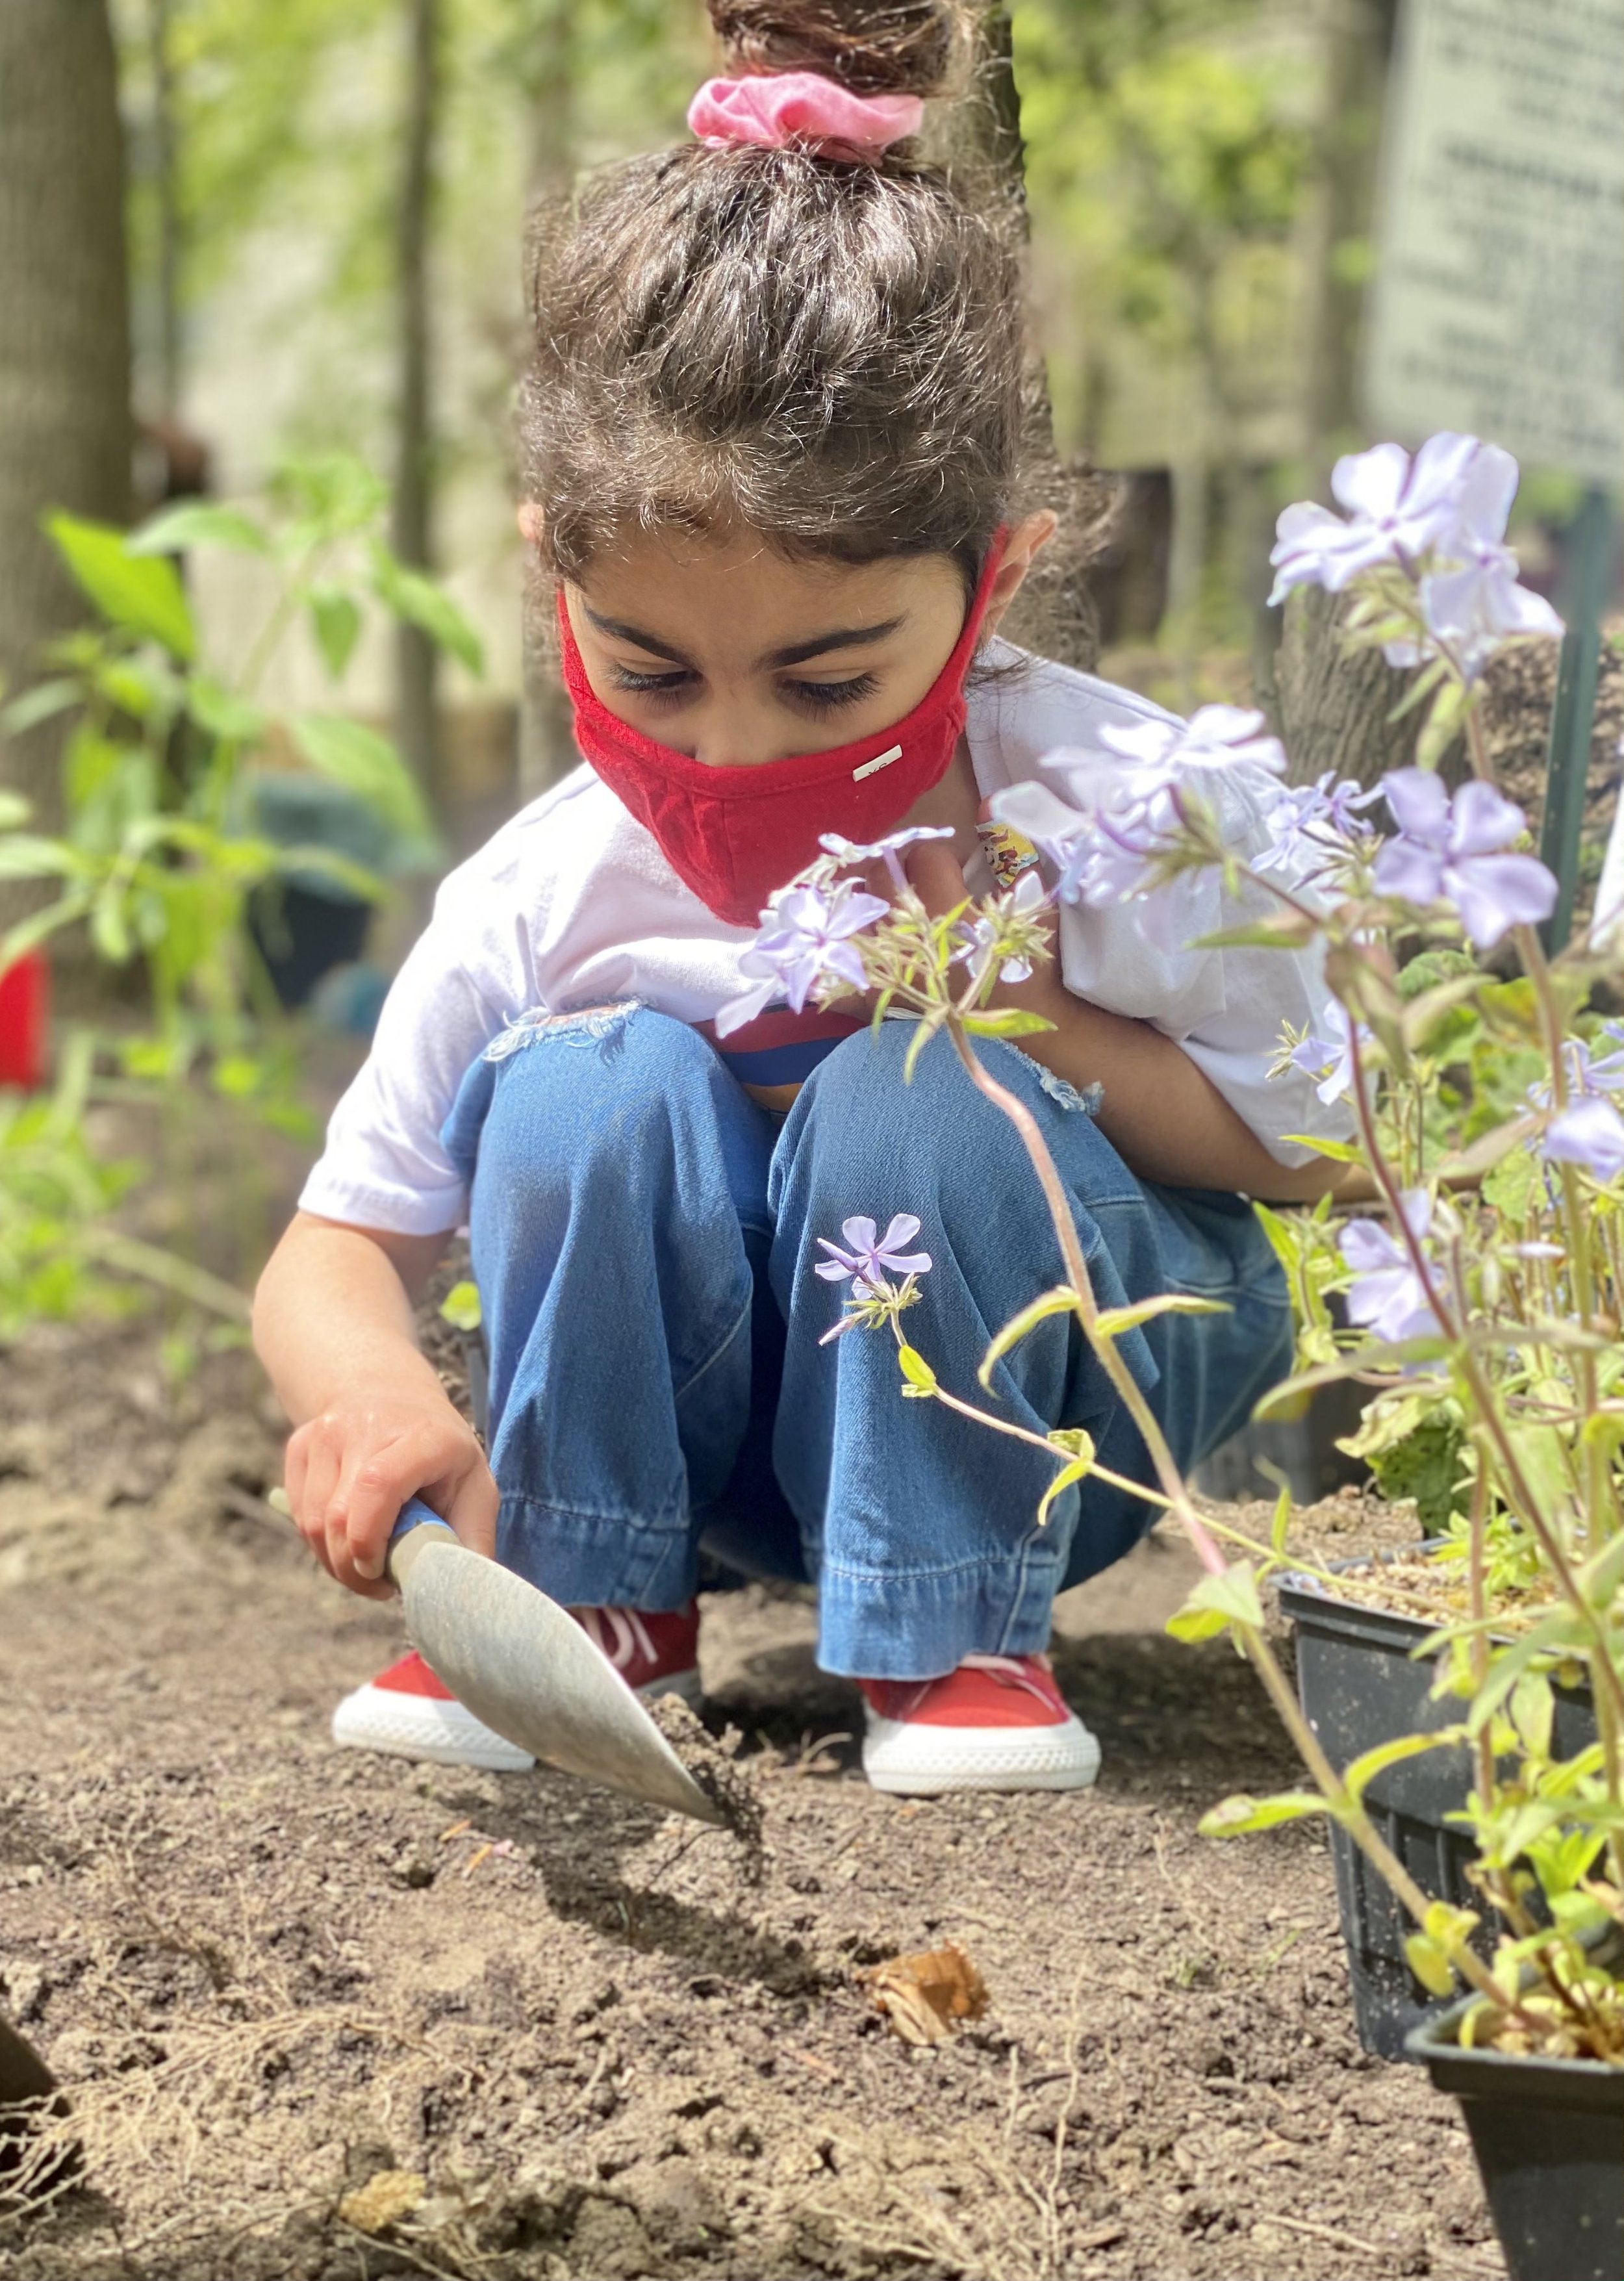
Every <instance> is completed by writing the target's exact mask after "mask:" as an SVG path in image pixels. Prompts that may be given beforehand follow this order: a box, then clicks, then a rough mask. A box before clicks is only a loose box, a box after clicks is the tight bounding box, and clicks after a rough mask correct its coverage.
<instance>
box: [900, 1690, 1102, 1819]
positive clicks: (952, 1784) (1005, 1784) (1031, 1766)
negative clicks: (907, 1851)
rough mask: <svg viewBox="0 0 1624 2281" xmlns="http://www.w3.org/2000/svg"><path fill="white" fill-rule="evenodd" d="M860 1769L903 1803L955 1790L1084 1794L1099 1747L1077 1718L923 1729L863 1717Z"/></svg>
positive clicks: (1094, 1770)
mask: <svg viewBox="0 0 1624 2281" xmlns="http://www.w3.org/2000/svg"><path fill="white" fill-rule="evenodd" d="M867 1715H868V1736H867V1739H866V1740H865V1742H864V1743H863V1746H862V1771H863V1773H864V1774H865V1775H867V1776H868V1778H869V1782H870V1786H871V1788H873V1789H875V1790H889V1791H892V1792H893V1793H894V1794H897V1795H900V1796H902V1797H906V1798H939V1797H940V1796H941V1795H942V1794H943V1793H944V1792H945V1791H947V1790H1087V1788H1088V1787H1089V1786H1090V1784H1091V1783H1092V1782H1094V1777H1095V1776H1096V1775H1098V1773H1099V1771H1100V1746H1099V1744H1098V1743H1097V1742H1095V1740H1094V1736H1092V1735H1091V1734H1090V1733H1089V1731H1088V1729H1087V1727H1085V1726H1084V1724H1083V1722H1082V1720H1080V1719H1068V1720H1066V1722H1065V1724H1064V1725H1063V1726H1059V1727H926V1726H909V1725H908V1724H907V1723H906V1722H905V1721H904V1720H897V1719H882V1718H880V1717H879V1715H878V1713H876V1712H873V1711H870V1712H869V1713H868V1714H867Z"/></svg>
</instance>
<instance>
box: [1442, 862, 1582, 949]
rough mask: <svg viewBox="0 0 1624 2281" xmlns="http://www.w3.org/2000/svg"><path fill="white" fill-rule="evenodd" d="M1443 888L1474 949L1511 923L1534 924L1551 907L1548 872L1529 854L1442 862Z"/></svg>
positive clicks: (1552, 881)
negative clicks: (1457, 912) (1456, 911)
mask: <svg viewBox="0 0 1624 2281" xmlns="http://www.w3.org/2000/svg"><path fill="white" fill-rule="evenodd" d="M1443 892H1444V893H1445V894H1446V895H1448V896H1449V897H1450V901H1452V902H1453V903H1454V905H1455V907H1456V909H1458V911H1459V913H1460V923H1461V924H1462V925H1463V926H1464V927H1465V930H1466V932H1467V934H1468V935H1469V936H1470V937H1471V939H1472V940H1473V943H1475V944H1476V946H1477V947H1478V949H1479V950H1489V949H1490V948H1492V947H1493V946H1494V945H1495V944H1496V942H1498V941H1499V939H1500V938H1501V936H1502V935H1503V934H1505V933H1507V932H1509V931H1510V929H1511V928H1512V927H1514V926H1535V925H1537V924H1538V923H1539V922H1540V920H1541V919H1545V918H1549V917H1550V916H1551V912H1552V911H1553V910H1554V909H1556V901H1557V882H1556V878H1555V876H1554V874H1553V873H1551V872H1550V871H1548V870H1546V868H1545V866H1544V865H1543V863H1542V862H1540V861H1539V859H1538V857H1537V856H1535V855H1475V856H1473V857H1470V858H1469V859H1468V860H1467V861H1465V862H1461V863H1451V864H1449V865H1447V866H1446V867H1445V870H1444V874H1443Z"/></svg>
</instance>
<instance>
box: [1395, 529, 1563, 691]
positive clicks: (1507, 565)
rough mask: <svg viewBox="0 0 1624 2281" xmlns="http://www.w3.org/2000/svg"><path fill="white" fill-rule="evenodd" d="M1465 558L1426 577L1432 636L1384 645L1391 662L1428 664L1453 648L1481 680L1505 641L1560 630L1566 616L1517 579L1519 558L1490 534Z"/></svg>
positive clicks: (1468, 673)
mask: <svg viewBox="0 0 1624 2281" xmlns="http://www.w3.org/2000/svg"><path fill="white" fill-rule="evenodd" d="M1466 544H1467V545H1468V546H1469V547H1470V553H1469V554H1468V557H1467V559H1466V561H1464V562H1452V563H1451V564H1450V566H1449V567H1448V568H1442V569H1437V570H1432V571H1429V572H1428V573H1427V576H1425V577H1424V578H1423V579H1422V581H1421V590H1420V603H1421V615H1422V618H1423V619H1424V620H1425V621H1426V624H1427V632H1428V634H1429V636H1430V639H1428V640H1427V641H1392V642H1384V643H1383V644H1382V649H1381V653H1382V655H1383V657H1385V658H1386V660H1387V661H1388V664H1389V665H1394V666H1413V665H1424V664H1426V663H1427V661H1428V660H1429V659H1431V658H1434V657H1436V656H1438V655H1439V654H1440V653H1442V652H1447V653H1449V655H1450V656H1451V657H1453V658H1454V659H1455V660H1456V661H1457V662H1458V664H1459V666H1460V669H1461V671H1462V673H1463V674H1464V675H1465V678H1466V679H1467V680H1468V681H1476V680H1477V679H1478V678H1479V677H1480V676H1481V673H1482V671H1483V669H1484V667H1485V666H1486V665H1487V664H1488V663H1489V659H1490V658H1491V657H1492V656H1493V655H1494V653H1495V652H1496V650H1497V649H1498V648H1499V646H1500V645H1501V643H1502V642H1504V641H1508V640H1512V639H1514V638H1517V637H1519V636H1524V635H1528V634H1551V635H1556V634H1560V632H1561V631H1562V621H1561V619H1560V618H1559V617H1558V615H1557V614H1556V612H1555V611H1554V610H1553V609H1552V608H1551V605H1550V603H1549V602H1547V601H1545V600H1544V599H1543V598H1542V597H1541V596H1540V595H1538V594H1532V593H1530V592H1529V591H1528V589H1527V587H1526V586H1520V585H1519V584H1518V583H1517V569H1518V564H1517V557H1516V556H1515V555H1514V554H1513V553H1512V550H1511V548H1510V547H1509V546H1501V545H1496V543H1495V542H1494V541H1492V540H1489V539H1480V540H1468V541H1467V542H1466Z"/></svg>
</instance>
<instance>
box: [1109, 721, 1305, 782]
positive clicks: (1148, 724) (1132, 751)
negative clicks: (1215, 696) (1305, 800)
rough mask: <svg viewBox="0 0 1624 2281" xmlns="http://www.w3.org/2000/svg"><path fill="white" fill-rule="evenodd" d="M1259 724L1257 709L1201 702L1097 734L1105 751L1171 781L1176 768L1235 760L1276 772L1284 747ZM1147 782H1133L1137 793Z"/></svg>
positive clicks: (1280, 771) (1229, 765) (1224, 766)
mask: <svg viewBox="0 0 1624 2281" xmlns="http://www.w3.org/2000/svg"><path fill="white" fill-rule="evenodd" d="M1263 729H1264V716H1263V715H1262V714H1261V713H1257V712H1254V711H1251V710H1249V709H1248V708H1247V707H1243V706H1240V705H1203V706H1202V707H1199V709H1198V710H1197V711H1195V713H1192V714H1191V715H1190V717H1189V719H1188V720H1187V721H1136V722H1135V723H1133V726H1132V727H1131V728H1125V729H1119V728H1117V727H1115V726H1112V727H1110V728H1104V729H1102V730H1101V731H1100V732H1099V737H1100V742H1101V743H1102V745H1103V746H1105V748H1106V750H1107V752H1110V753H1116V754H1118V755H1119V756H1120V757H1121V758H1122V759H1123V760H1125V761H1131V762H1133V765H1134V768H1135V769H1144V770H1147V771H1150V772H1152V775H1153V777H1154V781H1155V782H1156V783H1158V784H1167V785H1171V784H1172V783H1175V782H1176V781H1177V777H1178V772H1179V770H1180V769H1230V768H1233V767H1234V766H1235V765H1236V764H1237V763H1238V762H1249V763H1250V764H1251V766H1252V767H1254V768H1259V769H1268V771H1269V773H1270V775H1271V776H1280V775H1282V774H1283V773H1284V771H1285V767H1286V754H1285V748H1284V747H1283V746H1282V745H1281V743H1280V738H1278V737H1271V736H1269V735H1268V734H1267V733H1266V731H1265V732H1264V734H1261V735H1260V734H1259V733H1258V732H1259V731H1262V730H1263ZM1151 788H1152V785H1151V781H1149V780H1141V782H1140V783H1138V784H1137V785H1134V786H1133V789H1134V790H1135V791H1136V792H1137V793H1138V794H1139V796H1140V797H1141V799H1144V798H1146V797H1148V794H1149V793H1150V790H1151Z"/></svg>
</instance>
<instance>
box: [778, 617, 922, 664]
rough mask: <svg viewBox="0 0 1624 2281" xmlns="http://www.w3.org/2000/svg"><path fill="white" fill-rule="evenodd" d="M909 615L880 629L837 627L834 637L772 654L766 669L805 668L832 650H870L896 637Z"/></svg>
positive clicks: (817, 636) (821, 636)
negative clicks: (892, 636)
mask: <svg viewBox="0 0 1624 2281" xmlns="http://www.w3.org/2000/svg"><path fill="white" fill-rule="evenodd" d="M907 615H908V613H907V612H906V611H905V610H901V611H899V612H898V614H897V615H896V616H895V617H894V618H887V619H886V620H885V622H884V624H883V625H878V626H837V627H836V628H835V630H834V631H833V632H832V633H827V634H814V636H813V637H812V638H811V640H810V641H803V642H791V644H790V645H789V646H788V648H787V649H773V650H769V651H768V653H767V654H766V656H765V657H764V658H763V659H762V664H763V665H765V666H775V667H776V666H781V665H805V664H806V663H807V661H808V659H809V658H814V657H822V655H823V654H824V651H825V650H830V649H863V648H871V647H872V646H873V645H874V644H875V643H876V642H883V641H884V640H885V638H886V636H887V635H888V634H893V633H895V631H896V630H897V628H898V627H899V626H900V625H901V622H902V621H903V619H904V618H905V617H906V616H907Z"/></svg>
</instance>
